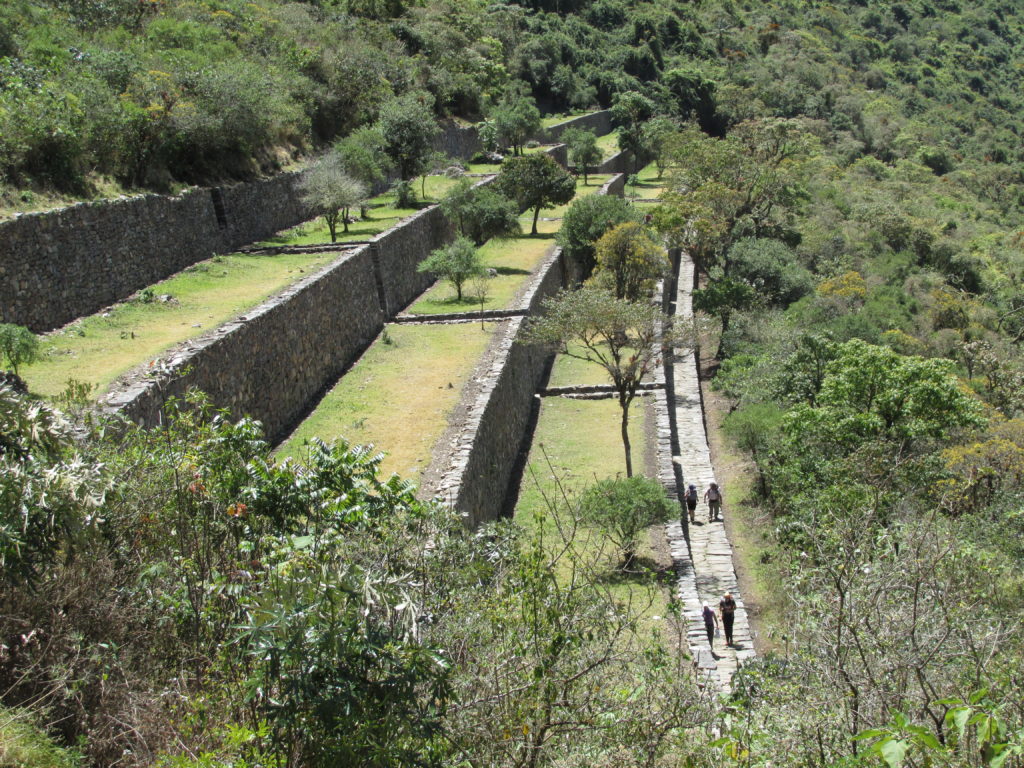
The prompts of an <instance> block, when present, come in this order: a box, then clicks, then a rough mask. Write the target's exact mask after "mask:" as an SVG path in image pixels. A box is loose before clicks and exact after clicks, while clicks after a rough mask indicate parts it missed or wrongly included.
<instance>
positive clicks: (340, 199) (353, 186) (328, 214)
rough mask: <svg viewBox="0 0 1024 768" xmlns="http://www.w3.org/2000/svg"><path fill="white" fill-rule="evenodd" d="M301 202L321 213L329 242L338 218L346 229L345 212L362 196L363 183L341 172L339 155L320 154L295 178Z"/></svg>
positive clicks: (335, 237) (364, 196)
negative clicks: (303, 172) (328, 233)
mask: <svg viewBox="0 0 1024 768" xmlns="http://www.w3.org/2000/svg"><path fill="white" fill-rule="evenodd" d="M299 190H300V193H301V196H302V202H304V203H305V204H306V205H308V206H309V207H310V208H311V209H313V210H314V211H315V212H316V213H318V214H320V215H321V216H323V217H324V221H326V222H327V229H329V230H330V232H331V242H332V243H334V242H337V240H338V221H339V220H340V221H341V223H342V227H343V229H344V231H345V232H348V218H349V212H350V211H351V210H352V208H354V207H356V206H358V205H360V204H361V203H362V202H363V201H364V200H365V199H366V187H364V186H363V185H362V184H361V183H359V182H358V181H356V180H355V179H353V178H352V177H351V176H349V175H348V174H347V173H345V171H344V169H343V167H342V163H341V158H340V157H339V156H338V155H337V154H335V153H331V154H328V155H324V156H323V157H322V158H320V160H318V161H317V163H316V164H315V165H314V166H313V167H312V168H310V169H309V170H308V171H306V173H305V174H304V175H303V177H302V179H301V180H300V181H299Z"/></svg>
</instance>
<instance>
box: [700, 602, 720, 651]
mask: <svg viewBox="0 0 1024 768" xmlns="http://www.w3.org/2000/svg"><path fill="white" fill-rule="evenodd" d="M701 615H702V616H703V617H704V629H705V630H706V631H707V633H708V645H710V646H711V650H712V651H713V650H715V630H716V629H717V628H718V617H717V616H716V615H715V612H714V611H713V610H711V606H710V605H708V604H707V603H704V607H703V608H702V609H701Z"/></svg>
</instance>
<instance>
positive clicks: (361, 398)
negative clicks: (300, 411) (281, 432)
mask: <svg viewBox="0 0 1024 768" xmlns="http://www.w3.org/2000/svg"><path fill="white" fill-rule="evenodd" d="M495 328H496V326H495V325H494V324H493V323H489V324H488V325H487V330H481V328H480V325H479V324H478V323H458V324H455V325H416V326H410V325H389V326H388V327H387V330H386V331H385V333H384V334H382V335H381V336H380V337H378V339H377V341H375V342H374V343H373V346H371V347H370V349H368V350H367V351H366V353H365V354H364V355H363V356H362V357H361V358H360V359H359V361H358V362H357V363H356V365H355V366H354V367H353V368H352V370H351V371H349V372H348V373H347V374H346V375H345V376H343V377H342V378H341V380H340V381H339V382H338V383H337V385H335V387H334V389H332V390H331V391H330V392H328V393H327V395H326V396H325V397H324V399H323V400H322V401H321V402H320V405H319V406H317V408H316V410H315V411H314V412H313V413H312V414H311V415H310V416H309V418H307V419H306V420H305V421H304V422H303V423H302V424H301V425H299V427H298V429H296V430H295V432H294V433H293V434H292V435H291V437H289V438H288V440H287V441H285V443H284V444H283V445H282V446H281V447H280V449H279V451H278V455H279V456H297V455H301V452H302V450H303V443H304V442H305V441H306V440H308V439H309V438H311V437H320V438H322V439H323V440H326V441H330V440H334V439H336V438H338V437H345V438H346V439H347V440H349V441H350V442H352V443H360V444H367V443H370V444H373V445H375V446H376V447H377V448H378V449H380V450H382V451H385V452H386V453H387V456H386V457H385V459H384V464H383V472H384V474H385V475H387V474H389V473H391V472H397V473H398V474H400V475H401V476H402V477H403V478H406V479H409V480H414V481H415V480H418V479H419V477H420V475H421V473H422V472H423V470H424V469H425V468H426V466H427V465H428V464H429V463H430V458H431V452H432V450H433V447H434V444H435V443H436V442H437V440H438V438H439V437H440V436H441V434H442V433H443V432H444V430H445V427H446V426H447V424H448V417H449V415H450V414H451V411H452V409H453V408H454V407H455V406H456V404H457V403H458V400H459V396H460V395H461V393H462V386H463V384H464V383H465V381H466V379H467V378H469V374H470V373H471V372H472V371H473V368H474V367H475V365H476V363H477V361H478V360H479V359H480V357H481V355H482V354H483V351H484V348H485V347H486V345H487V342H488V340H489V339H490V338H491V335H492V334H493V332H494V329H495Z"/></svg>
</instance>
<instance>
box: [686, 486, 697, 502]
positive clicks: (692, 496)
mask: <svg viewBox="0 0 1024 768" xmlns="http://www.w3.org/2000/svg"><path fill="white" fill-rule="evenodd" d="M686 499H687V501H696V500H697V489H696V488H688V489H687V490H686Z"/></svg>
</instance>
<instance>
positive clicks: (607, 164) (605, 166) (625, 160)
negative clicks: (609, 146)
mask: <svg viewBox="0 0 1024 768" xmlns="http://www.w3.org/2000/svg"><path fill="white" fill-rule="evenodd" d="M632 172H633V153H632V152H618V153H616V154H614V155H612V156H611V157H609V158H608V159H607V160H605V161H604V162H603V163H601V164H600V165H599V166H597V168H596V169H595V170H594V173H632ZM622 183H623V184H625V183H626V182H625V180H623V182H622ZM620 194H621V193H620Z"/></svg>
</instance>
